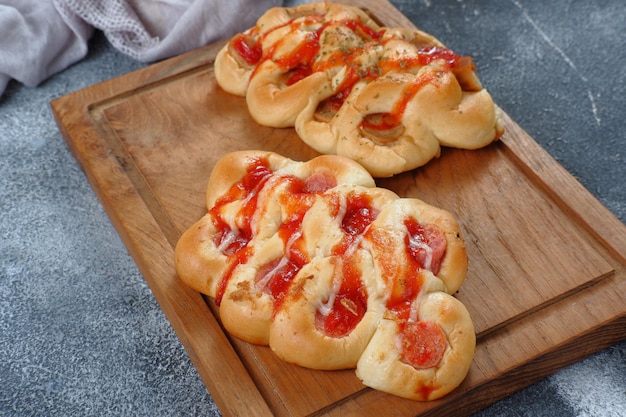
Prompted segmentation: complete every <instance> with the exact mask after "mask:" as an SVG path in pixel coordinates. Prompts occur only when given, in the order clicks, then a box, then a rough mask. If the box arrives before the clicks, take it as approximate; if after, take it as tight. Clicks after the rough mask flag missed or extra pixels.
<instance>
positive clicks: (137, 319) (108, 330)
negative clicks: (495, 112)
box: [0, 0, 626, 417]
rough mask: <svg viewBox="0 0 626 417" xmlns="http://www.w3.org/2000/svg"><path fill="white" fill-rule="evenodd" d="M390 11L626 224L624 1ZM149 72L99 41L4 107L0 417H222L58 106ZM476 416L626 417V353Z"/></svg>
mask: <svg viewBox="0 0 626 417" xmlns="http://www.w3.org/2000/svg"><path fill="white" fill-rule="evenodd" d="M393 3H394V4H396V5H397V6H398V7H399V8H400V9H401V10H402V11H403V12H404V13H405V14H406V15H407V16H409V18H411V19H412V20H413V21H414V22H415V23H416V24H417V25H418V26H420V27H422V28H424V29H425V30H427V31H429V32H431V33H433V34H435V35H436V36H438V37H439V38H440V39H441V40H443V41H444V42H445V43H446V44H448V46H450V47H452V48H453V49H455V50H457V51H458V52H462V53H464V54H468V55H472V56H474V58H475V60H476V62H477V64H478V68H479V70H480V76H481V78H482V80H483V82H484V84H485V85H486V86H487V87H488V88H489V90H490V91H491V92H492V94H493V96H494V98H495V100H496V101H497V102H498V103H499V104H500V105H501V106H502V107H503V108H504V109H505V111H507V112H508V113H509V114H510V115H511V116H512V117H513V118H514V119H515V120H516V121H517V122H518V123H519V124H520V125H521V126H522V127H523V128H524V129H525V130H526V131H528V132H529V133H530V134H531V136H533V137H534V138H535V139H536V140H537V141H538V142H539V143H540V144H541V145H542V146H544V147H545V148H546V149H547V150H548V151H549V152H550V153H551V154H552V155H553V156H554V157H555V158H556V159H557V160H558V161H559V162H561V163H562V164H563V165H564V166H565V168H566V169H568V170H569V171H570V172H571V173H572V174H573V175H575V176H576V177H577V178H578V179H579V180H580V181H581V182H582V183H583V185H585V187H587V188H588V189H589V190H590V191H591V192H592V193H593V194H594V195H595V196H596V197H597V198H598V199H599V200H600V201H601V202H602V203H603V204H605V205H606V206H607V207H608V208H609V209H610V210H611V211H612V212H613V213H615V215H617V216H618V217H619V218H620V219H621V220H622V221H623V222H624V221H625V219H626V186H625V183H624V180H625V179H626V164H625V162H624V158H625V157H626V137H625V135H624V131H623V129H624V128H625V127H626V125H625V123H624V117H625V116H626V110H625V108H626V91H625V89H626V71H625V70H624V68H626V54H625V53H624V51H626V41H625V35H624V29H626V26H625V23H624V22H626V8H624V7H623V4H622V3H621V2H620V1H617V0H594V1H581V0H570V1H567V0H559V1H554V2H549V3H548V2H528V1H522V0H510V1H496V0H493V1H478V0H475V1H466V0H444V1H435V0H422V1H402V0H395V1H393ZM141 67H142V65H141V64H139V63H137V62H134V61H132V60H130V59H129V58H127V57H125V56H123V55H122V54H120V53H118V52H116V51H115V50H113V48H112V47H111V46H110V45H108V44H107V42H106V40H105V39H104V38H103V36H102V35H101V34H97V35H96V37H95V38H94V39H93V40H92V42H91V44H90V53H89V55H88V57H87V58H86V59H85V60H83V61H81V62H80V63H78V64H76V65H74V66H72V67H71V68H69V69H67V70H66V71H64V72H62V73H60V74H58V75H56V76H54V77H53V78H51V79H50V80H48V81H46V82H44V83H43V84H42V85H40V86H39V87H37V88H32V89H31V88H25V87H23V86H21V85H18V84H17V83H11V84H10V85H9V87H8V90H7V91H6V93H5V95H4V96H3V97H2V98H0V415H1V416H196V415H198V416H200V415H202V416H215V415H219V412H218V410H217V409H216V407H215V405H214V404H213V403H212V400H211V397H210V395H209V394H208V393H207V392H206V389H205V387H204V385H203V384H202V382H201V380H200V379H199V377H198V375H197V372H196V370H195V369H194V368H193V366H192V364H191V363H190V361H189V359H188V357H187V355H186V353H185V352H184V350H183V348H182V346H181V344H180V342H179V341H178V339H177V338H176V336H175V334H174V333H173V331H172V329H171V327H170V325H169V323H168V322H167V320H166V318H165V316H164V315H163V313H162V312H161V310H160V308H159V306H158V305H157V303H156V301H155V300H154V298H153V296H152V294H151V292H150V290H149V288H148V287H147V285H146V283H145V282H144V280H143V278H142V276H141V275H140V273H139V272H138V270H137V268H136V266H135V264H134V262H133V260H132V259H131V258H130V256H129V255H128V253H127V251H126V249H125V247H124V245H123V244H122V242H121V240H120V239H119V237H118V235H117V234H116V232H115V230H114V229H113V227H112V225H111V224H110V222H109V220H108V218H107V217H106V214H105V212H104V210H103V209H102V207H101V205H100V203H99V201H98V199H97V198H96V196H95V195H94V193H93V192H92V190H91V188H90V187H89V184H88V183H87V180H86V179H85V177H84V175H83V173H82V172H81V170H80V169H79V167H78V165H77V163H76V162H75V160H74V159H73V158H72V156H71V154H70V153H69V151H68V149H67V147H66V146H65V143H64V141H63V139H62V137H61V135H60V133H59V132H58V130H57V127H56V125H55V123H54V121H53V118H52V114H51V111H50V108H49V102H50V100H52V99H54V98H56V97H60V96H63V95H65V94H67V93H69V92H72V91H75V90H78V89H81V88H84V87H88V86H90V85H93V84H95V83H97V82H99V81H102V80H106V79H110V78H112V77H115V76H117V75H121V74H124V73H127V72H130V71H132V70H135V69H138V68H141ZM624 331H625V335H626V329H625V330H624ZM476 415H477V416H481V417H488V416H489V417H490V416H580V417H583V416H594V417H595V416H607V417H608V416H610V417H618V416H626V342H621V343H618V344H616V345H615V346H612V347H610V348H608V349H605V350H603V351H601V352H599V353H597V354H595V355H592V356H591V357H589V358H587V359H585V360H582V361H581V362H578V363H576V364H574V365H572V366H569V367H567V368H565V369H563V370H562V371H560V372H558V373H556V374H554V375H552V376H550V377H548V378H546V379H544V380H541V381H539V382H537V383H535V384H533V385H531V386H530V387H528V388H526V389H524V390H522V391H520V392H518V393H516V394H514V395H512V396H510V397H508V398H506V399H504V400H501V401H498V402H496V403H495V404H494V405H492V406H490V407H488V408H486V409H485V410H483V411H481V412H479V413H477V414H476Z"/></svg>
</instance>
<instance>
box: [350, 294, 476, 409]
mask: <svg viewBox="0 0 626 417" xmlns="http://www.w3.org/2000/svg"><path fill="white" fill-rule="evenodd" d="M419 320H420V321H424V322H428V321H430V322H434V323H436V324H437V325H439V326H440V327H441V329H442V330H443V331H444V333H445V335H446V339H447V343H446V348H445V351H444V354H443V358H442V359H441V361H440V362H439V365H438V366H435V367H430V368H426V369H419V368H415V367H414V366H412V365H410V364H408V363H406V362H405V361H404V360H403V358H402V354H401V351H400V349H401V348H400V346H401V343H400V338H401V335H400V330H399V329H400V326H399V324H398V321H396V320H394V319H393V317H392V316H391V315H389V314H388V315H386V316H385V318H383V319H382V320H381V321H380V322H379V324H378V327H377V328H376V331H375V333H374V335H373V337H372V339H371V341H370V343H369V344H368V345H367V347H366V348H365V351H364V352H363V354H362V355H361V358H360V359H359V362H358V364H357V367H356V375H357V377H358V378H359V379H361V381H362V382H363V383H364V384H365V385H367V386H369V387H371V388H374V389H377V390H380V391H384V392H388V393H391V394H394V395H397V396H400V397H403V398H408V399H411V400H418V401H430V400H435V399H437V398H440V397H442V396H444V395H446V394H448V393H449V392H450V391H452V390H453V389H454V388H456V387H457V386H458V385H459V384H460V383H461V382H462V381H463V379H465V376H466V375H467V372H468V371H469V367H470V365H471V362H472V357H473V355H474V349H475V346H476V336H475V333H474V326H473V324H472V321H471V319H470V316H469V313H468V312H467V309H466V308H465V306H464V305H463V304H462V303H461V302H460V301H458V300H457V299H456V298H454V297H452V296H450V295H448V294H446V293H444V292H432V293H429V294H427V295H426V296H425V297H424V298H423V299H422V301H421V303H420V306H419Z"/></svg>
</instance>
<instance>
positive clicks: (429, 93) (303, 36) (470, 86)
mask: <svg viewBox="0 0 626 417" xmlns="http://www.w3.org/2000/svg"><path fill="white" fill-rule="evenodd" d="M214 68H215V76H216V79H217V82H218V84H219V85H220V86H221V87H222V88H223V89H224V90H226V91H227V92H229V93H232V94H236V95H239V96H245V97H246V103H247V106H248V110H249V112H250V114H251V116H252V117H253V119H255V120H256V121H257V122H258V123H259V124H261V125H265V126H271V127H295V130H296V132H297V133H298V135H299V137H300V138H301V139H302V140H303V141H304V142H305V143H306V144H308V145H309V146H311V147H312V148H314V149H315V150H317V151H318V152H320V153H323V154H337V155H341V156H346V157H348V158H350V159H353V160H355V161H357V162H359V163H360V164H361V165H363V166H364V167H365V168H366V169H367V170H368V171H369V172H370V173H371V174H372V175H373V176H374V177H388V176H392V175H394V174H397V173H400V172H404V171H408V170H411V169H414V168H417V167H419V166H422V165H424V164H426V163H427V162H428V161H430V160H431V159H432V158H435V157H437V156H439V154H440V150H441V146H448V147H457V148H464V149H477V148H480V147H483V146H486V145H488V144H489V143H491V142H493V141H494V140H496V139H498V138H499V137H500V136H501V135H502V133H503V122H502V120H501V118H500V114H499V112H498V110H497V108H496V106H495V105H494V103H493V100H492V98H491V96H490V94H489V93H488V92H487V90H486V89H484V88H483V87H482V86H481V83H480V81H479V79H478V76H477V74H476V72H475V65H474V62H473V60H472V59H471V58H470V57H467V56H458V55H456V54H455V53H454V52H453V51H451V50H450V49H448V48H446V47H445V46H444V45H443V44H442V43H441V42H440V41H439V40H437V39H436V38H434V37H433V36H431V35H429V34H427V33H424V32H422V31H420V30H417V29H405V28H387V27H381V26H379V25H378V24H377V23H376V22H375V21H374V20H373V19H372V18H370V17H369V16H368V15H367V14H366V13H365V12H364V11H362V10H361V9H359V8H356V7H351V6H345V5H339V4H334V3H330V2H319V3H309V4H303V5H299V6H295V7H291V8H289V7H277V8H272V9H270V10H268V11H267V12H266V13H265V14H264V15H263V16H262V17H260V18H259V20H258V21H257V24H256V26H254V27H252V28H250V29H248V30H247V31H245V32H243V33H241V34H238V35H236V36H235V37H233V38H232V39H231V40H230V42H228V43H227V44H226V45H225V46H224V48H223V49H222V50H221V51H220V52H219V53H218V55H217V57H216V60H215V65H214Z"/></svg>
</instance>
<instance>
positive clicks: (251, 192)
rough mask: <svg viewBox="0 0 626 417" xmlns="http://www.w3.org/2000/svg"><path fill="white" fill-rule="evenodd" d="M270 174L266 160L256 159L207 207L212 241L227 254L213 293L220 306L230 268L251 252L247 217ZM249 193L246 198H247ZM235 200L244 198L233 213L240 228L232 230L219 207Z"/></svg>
mask: <svg viewBox="0 0 626 417" xmlns="http://www.w3.org/2000/svg"><path fill="white" fill-rule="evenodd" d="M271 175H272V170H271V169H270V167H269V162H268V161H267V160H266V159H263V158H259V159H256V160H255V161H253V163H251V164H250V165H249V166H248V169H247V172H246V174H245V175H244V176H243V178H242V179H241V180H240V181H239V182H237V183H235V184H233V185H232V186H231V187H230V189H229V190H228V191H227V192H226V193H225V194H224V195H223V196H221V197H220V198H218V199H217V201H216V202H215V205H214V206H213V207H212V208H211V209H210V210H209V214H210V216H211V219H212V221H213V224H214V226H215V229H216V233H215V236H214V243H215V245H216V246H217V247H220V246H221V247H222V253H223V254H224V255H226V256H228V257H229V265H228V268H227V270H226V273H225V274H224V276H223V277H222V279H221V280H220V282H219V284H218V287H217V293H216V295H215V301H216V303H217V305H220V303H221V301H222V297H223V296H224V291H225V290H226V284H227V283H228V281H229V280H230V277H231V276H232V273H233V271H234V269H235V268H236V267H237V265H240V264H242V263H245V262H246V261H247V260H248V258H249V256H250V255H251V253H252V252H251V248H249V247H248V243H249V242H250V240H251V239H252V237H253V233H252V229H251V227H250V220H251V219H252V215H253V214H254V212H255V210H256V207H257V201H258V198H257V197H258V192H259V191H260V190H261V188H262V187H263V184H265V182H266V181H267V180H268V179H269V177H270V176H271ZM249 196H250V198H248V197H249ZM237 200H242V201H245V204H243V205H242V207H241V208H240V210H239V212H238V213H237V221H236V223H237V224H238V225H240V228H239V229H236V230H233V229H231V228H230V226H229V225H228V224H227V223H226V222H225V221H224V219H223V218H222V216H221V214H220V209H221V208H222V207H223V206H224V205H226V204H228V203H231V202H233V201H237ZM233 236H234V238H233ZM225 239H228V242H227V243H225Z"/></svg>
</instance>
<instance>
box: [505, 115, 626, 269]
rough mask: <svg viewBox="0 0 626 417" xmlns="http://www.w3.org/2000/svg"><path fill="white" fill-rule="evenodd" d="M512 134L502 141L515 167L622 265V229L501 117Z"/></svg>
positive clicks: (625, 233) (625, 228) (625, 231)
mask: <svg viewBox="0 0 626 417" xmlns="http://www.w3.org/2000/svg"><path fill="white" fill-rule="evenodd" d="M502 115H503V117H504V119H505V124H506V127H507V129H510V130H512V131H514V134H511V135H506V133H505V136H504V137H503V138H502V140H503V141H504V142H505V144H506V146H507V147H508V148H509V149H510V150H511V151H512V152H511V155H513V156H514V157H515V158H516V159H517V162H518V166H519V167H520V169H522V170H523V171H524V172H525V173H526V174H527V175H530V176H531V178H532V179H533V181H534V182H535V183H536V184H538V185H539V186H541V188H542V189H543V191H545V192H546V193H547V194H549V195H550V196H551V197H552V198H553V199H554V201H555V202H557V204H558V205H559V207H560V208H561V209H562V210H563V211H564V212H566V213H567V214H568V215H569V216H570V217H571V218H572V219H573V220H575V221H576V223H577V224H579V225H581V226H583V227H584V229H585V231H586V232H587V233H589V234H591V235H592V236H593V237H594V238H595V239H597V240H598V241H599V242H600V243H601V244H602V246H604V247H605V248H606V249H607V250H608V251H609V252H610V253H611V255H612V256H614V257H616V258H617V259H618V260H619V261H620V262H621V263H622V264H626V225H625V224H624V223H622V222H621V221H620V220H619V219H618V218H617V216H615V214H613V213H612V212H611V211H610V210H609V209H608V208H607V207H606V206H604V205H603V204H602V203H601V202H600V201H599V200H598V199H597V198H596V197H595V196H594V195H593V194H591V192H590V191H589V190H588V189H586V188H585V187H584V186H583V185H582V184H581V183H580V182H579V181H577V180H576V178H574V176H573V175H572V174H571V173H570V172H568V171H567V170H566V169H565V168H564V167H563V166H562V165H561V164H559V163H558V162H557V161H556V160H555V159H554V158H553V157H552V156H551V155H550V154H549V153H548V152H547V151H546V150H545V149H543V148H542V147H541V146H540V145H539V144H538V143H537V142H536V141H535V140H534V139H532V138H531V137H530V136H529V135H528V133H526V131H524V130H523V129H522V128H521V127H520V126H519V125H518V124H517V123H516V122H515V121H514V120H513V119H511V117H510V116H508V115H507V114H506V113H504V112H503V113H502Z"/></svg>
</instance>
